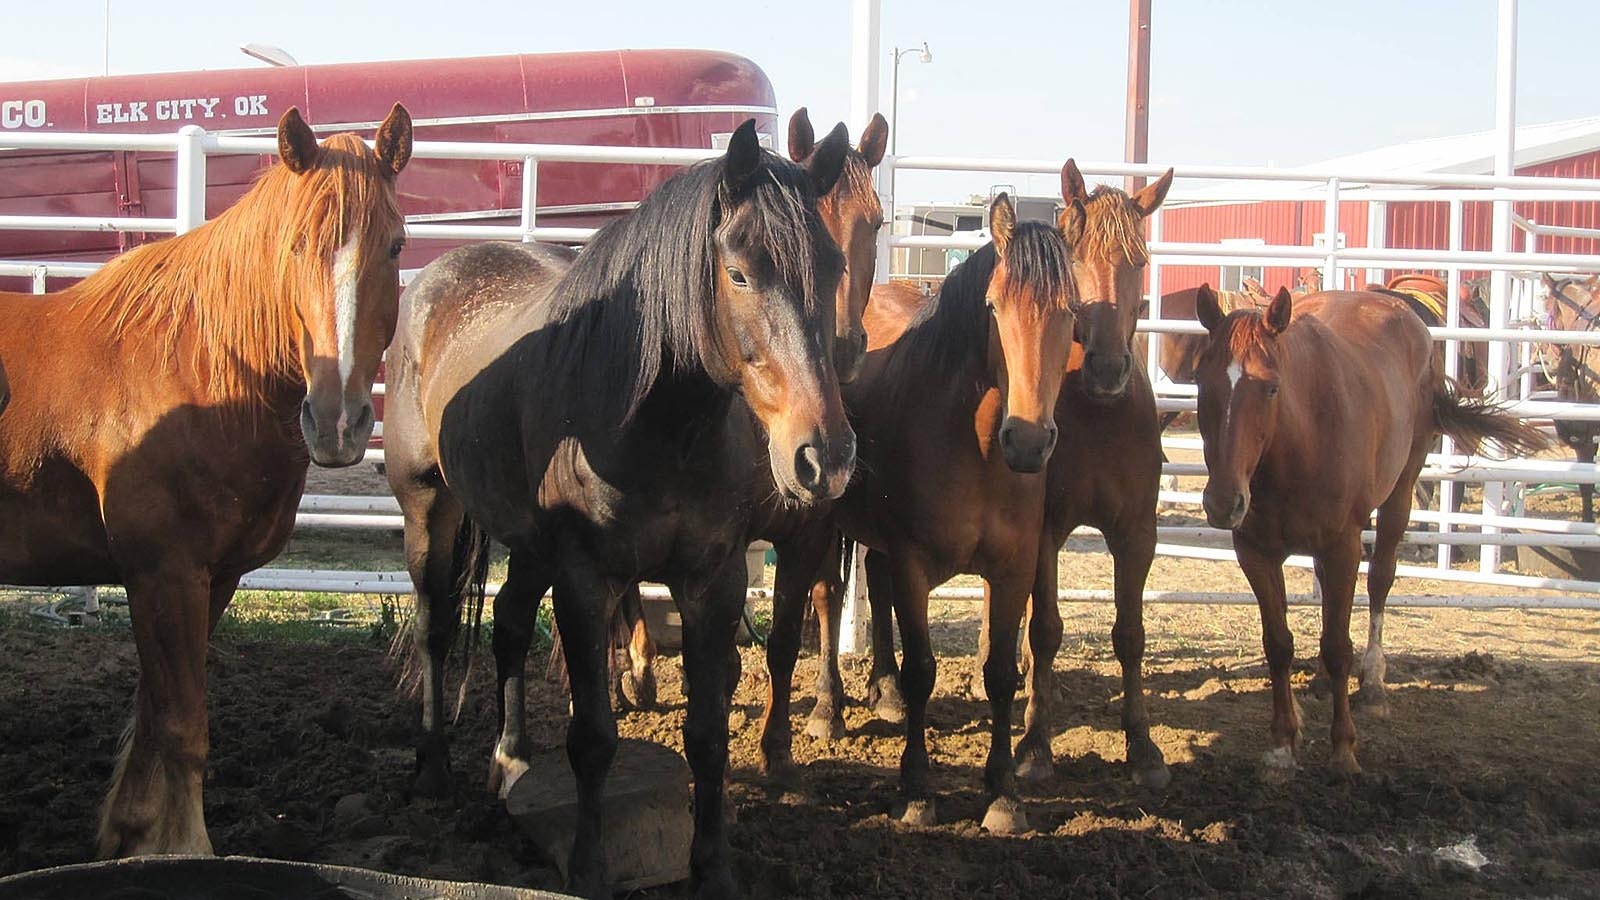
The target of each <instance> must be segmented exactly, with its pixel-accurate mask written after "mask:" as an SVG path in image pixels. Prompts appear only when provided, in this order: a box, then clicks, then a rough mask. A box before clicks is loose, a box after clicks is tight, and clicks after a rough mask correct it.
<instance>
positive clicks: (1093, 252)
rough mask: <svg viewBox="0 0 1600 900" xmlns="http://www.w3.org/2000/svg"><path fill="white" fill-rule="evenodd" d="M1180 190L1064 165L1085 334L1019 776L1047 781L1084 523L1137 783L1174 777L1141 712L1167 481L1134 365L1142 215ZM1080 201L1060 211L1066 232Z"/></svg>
mask: <svg viewBox="0 0 1600 900" xmlns="http://www.w3.org/2000/svg"><path fill="white" fill-rule="evenodd" d="M1171 185H1172V171H1171V170H1170V169H1169V170H1168V171H1167V172H1166V174H1165V175H1163V176H1162V177H1161V178H1159V179H1157V180H1156V181H1154V182H1152V183H1150V184H1149V185H1147V186H1145V187H1144V188H1143V189H1141V190H1140V191H1138V192H1137V193H1135V194H1133V195H1132V196H1129V195H1128V194H1126V193H1124V192H1123V191H1121V190H1119V189H1117V188H1114V187H1110V186H1100V187H1097V188H1096V189H1095V190H1094V192H1093V193H1092V194H1091V193H1089V191H1088V190H1087V186H1086V185H1085V183H1084V179H1083V176H1082V175H1081V174H1080V173H1079V171H1078V167H1077V164H1076V163H1075V162H1073V161H1072V160H1070V159H1069V160H1067V163H1066V165H1065V166H1064V167H1063V168H1062V170H1061V193H1062V196H1063V197H1067V198H1069V199H1072V200H1075V201H1077V203H1078V204H1081V208H1082V209H1083V210H1084V212H1085V216H1086V217H1085V219H1084V222H1083V225H1082V233H1083V237H1082V239H1081V240H1080V241H1078V242H1077V244H1076V245H1075V246H1074V248H1073V256H1072V274H1073V279H1074V281H1075V282H1076V283H1077V286H1078V296H1079V305H1078V337H1079V342H1078V343H1075V344H1074V345H1073V347H1072V354H1071V356H1069V357H1068V359H1067V367H1066V380H1065V382H1064V383H1063V385H1062V389H1061V397H1060V399H1059V400H1058V401H1057V402H1056V413H1055V414H1056V421H1057V422H1059V423H1061V424H1062V426H1063V434H1062V440H1061V444H1060V446H1058V447H1057V448H1056V452H1055V455H1053V456H1052V457H1051V458H1050V468H1049V472H1048V476H1047V478H1046V483H1047V487H1046V500H1045V515H1044V527H1043V529H1042V531H1041V537H1040V542H1039V552H1038V560H1037V562H1038V567H1037V572H1036V575H1035V577H1034V583H1033V591H1032V593H1033V600H1032V604H1031V607H1030V608H1031V615H1030V617H1029V620H1028V632H1027V640H1026V643H1025V645H1024V653H1025V655H1026V657H1027V660H1028V672H1029V677H1030V690H1029V693H1028V710H1027V713H1026V716H1025V719H1024V722H1025V728H1026V730H1025V732H1024V734H1023V737H1022V740H1021V741H1020V742H1019V743H1018V745H1017V757H1018V763H1017V774H1018V775H1019V776H1021V777H1023V778H1029V779H1040V778H1044V777H1047V776H1048V775H1049V774H1050V772H1051V769H1052V762H1051V755H1050V737H1051V733H1050V720H1049V713H1050V709H1049V704H1050V700H1051V698H1053V697H1054V696H1055V681H1054V675H1053V664H1054V661H1055V656H1056V652H1057V651H1058V650H1059V649H1060V647H1061V633H1062V623H1061V611H1060V608H1059V607H1058V605H1057V601H1058V597H1059V582H1058V580H1057V561H1058V554H1059V553H1060V551H1061V547H1062V545H1063V544H1065V543H1066V540H1067V537H1068V536H1069V535H1071V534H1072V532H1073V530H1074V529H1076V528H1077V527H1078V526H1080V525H1092V526H1094V527H1096V528H1098V529H1100V531H1101V533H1102V534H1103V535H1104V536H1105V541H1106V547H1107V549H1108V550H1109V551H1110V552H1111V556H1112V564H1113V567H1114V578H1115V580H1114V589H1113V593H1114V596H1115V600H1116V609H1117V616H1116V622H1115V624H1114V625H1113V626H1112V633H1111V634H1112V644H1113V646H1114V647H1115V650H1116V654H1117V662H1118V663H1119V664H1120V665H1121V668H1122V688H1123V701H1122V726H1123V732H1124V734H1125V737H1126V741H1127V752H1128V765H1129V767H1130V769H1131V770H1132V773H1133V779H1134V781H1136V782H1138V783H1140V784H1147V785H1150V786H1153V787H1165V786H1166V785H1167V783H1168V782H1169V781H1170V780H1171V775H1170V774H1169V773H1168V771H1167V767H1166V762H1165V760H1163V758H1162V755H1161V750H1160V748H1158V747H1157V746H1156V745H1155V742H1153V741H1152V740H1151V739H1150V719H1149V713H1148V712H1147V711H1146V708H1145V697H1144V678H1143V674H1142V671H1141V669H1142V665H1143V660H1144V585H1145V579H1146V578H1147V577H1148V576H1149V574H1150V565H1151V563H1152V561H1153V560H1154V559H1155V550H1156V506H1157V493H1158V490H1159V482H1160V478H1161V460H1162V457H1161V427H1160V423H1159V420H1158V418H1157V416H1156V403H1155V394H1154V392H1153V391H1152V390H1151V387H1150V380H1149V378H1148V376H1147V375H1146V373H1145V370H1144V368H1143V367H1142V366H1137V365H1131V361H1132V359H1133V356H1132V354H1131V352H1130V351H1131V349H1132V344H1133V341H1134V328H1135V326H1136V324H1137V321H1138V318H1139V310H1140V307H1141V305H1142V294H1143V283H1144V267H1145V265H1146V263H1147V262H1148V261H1149V253H1148V251H1147V249H1146V246H1145V239H1144V220H1145V219H1146V218H1148V217H1149V216H1150V214H1151V213H1153V212H1155V210H1156V208H1157V207H1159V206H1160V205H1161V202H1162V200H1164V199H1165V198H1166V194H1167V190H1168V189H1169V188H1170V187H1171ZM1072 214H1073V213H1072V208H1069V210H1068V211H1066V212H1063V213H1062V215H1063V222H1062V225H1063V227H1064V228H1065V227H1067V224H1068V223H1067V222H1066V217H1068V216H1070V215H1072ZM1097 347H1105V348H1108V350H1107V351H1105V352H1115V353H1117V354H1120V355H1121V357H1122V358H1123V359H1125V360H1127V363H1125V365H1124V369H1125V373H1124V374H1123V375H1122V377H1121V378H1120V381H1118V380H1113V379H1111V378H1110V377H1109V374H1108V373H1107V372H1106V371H1105V367H1102V368H1101V369H1100V370H1099V371H1097V370H1096V368H1095V367H1094V365H1093V362H1094V360H1095V358H1096V348H1097Z"/></svg>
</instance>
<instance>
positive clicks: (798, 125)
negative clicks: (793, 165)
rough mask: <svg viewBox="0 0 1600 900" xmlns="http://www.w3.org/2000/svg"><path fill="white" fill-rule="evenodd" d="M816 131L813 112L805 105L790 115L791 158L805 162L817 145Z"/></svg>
mask: <svg viewBox="0 0 1600 900" xmlns="http://www.w3.org/2000/svg"><path fill="white" fill-rule="evenodd" d="M816 137H817V136H816V132H814V131H812V130H811V114H810V113H809V112H807V111H806V108H805V107H804V106H802V107H800V108H799V109H797V110H795V111H794V115H792V116H790V117H789V158H790V159H792V160H794V161H795V162H805V159H806V157H808V156H810V155H811V151H812V150H813V149H815V147H816Z"/></svg>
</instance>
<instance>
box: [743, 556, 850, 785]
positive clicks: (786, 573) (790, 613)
mask: <svg viewBox="0 0 1600 900" xmlns="http://www.w3.org/2000/svg"><path fill="white" fill-rule="evenodd" d="M812 531H814V532H817V533H820V534H821V535H822V536H823V537H824V538H828V537H831V535H832V531H833V530H832V529H831V528H817V529H810V530H809V531H808V532H807V533H806V534H802V535H799V536H797V537H794V538H791V539H789V540H785V541H780V542H779V543H777V544H776V545H775V546H776V549H777V551H778V573H777V576H776V577H775V578H774V584H773V592H772V629H771V631H769V632H768V633H767V674H768V676H769V677H768V679H767V709H766V713H765V715H763V716H762V719H761V770H762V771H763V772H766V773H767V774H769V775H775V774H780V773H782V772H783V771H784V770H786V769H788V768H789V767H790V766H792V765H793V762H794V759H793V755H792V752H791V748H792V735H791V732H790V728H789V701H790V699H791V698H792V696H793V694H794V684H793V681H794V666H795V660H796V659H797V658H798V657H799V655H800V632H801V625H802V624H803V621H804V619H805V608H806V601H807V599H809V594H810V590H811V587H812V583H813V582H814V581H815V580H816V576H817V574H818V571H819V570H820V568H821V566H822V564H823V559H824V557H825V556H826V555H827V553H826V547H825V540H824V539H819V538H818V537H817V535H815V534H812V533H810V532H812ZM825 642H826V641H825ZM825 664H826V661H825ZM827 703H828V700H827V698H825V697H823V696H821V695H819V696H818V697H817V708H818V709H819V710H823V709H825V707H826V705H827ZM836 715H837V713H836ZM815 718H816V714H815V713H814V714H813V719H815ZM838 720H839V730H840V731H841V732H842V731H843V730H844V719H843V716H842V715H838ZM827 724H828V729H827V730H826V731H824V732H823V734H821V735H818V736H819V737H827V736H829V733H831V731H832V719H831V718H830V719H829V720H828V723H827ZM806 730H807V732H808V733H810V732H811V727H810V725H807V729H806Z"/></svg>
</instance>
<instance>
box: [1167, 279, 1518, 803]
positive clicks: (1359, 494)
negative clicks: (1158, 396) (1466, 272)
mask: <svg viewBox="0 0 1600 900" xmlns="http://www.w3.org/2000/svg"><path fill="white" fill-rule="evenodd" d="M1199 316H1200V323H1201V324H1202V325H1204V326H1205V327H1206V329H1207V331H1208V336H1209V339H1210V342H1209V344H1208V345H1207V348H1206V351H1205V353H1204V354H1203V355H1202V356H1201V359H1200V366H1199V369H1198V370H1197V371H1196V373H1195V374H1196V382H1197V384H1198V386H1199V420H1200V435H1201V438H1202V441H1203V443H1204V447H1205V460H1206V466H1207V468H1208V469H1209V471H1210V478H1209V480H1208V481H1207V483H1206V487H1205V492H1204V506H1205V512H1206V520H1207V521H1208V522H1209V523H1210V524H1211V525H1212V527H1215V528H1226V529H1230V530H1232V532H1233V546H1234V551H1235V553H1237V555H1238V558H1239V567H1240V568H1241V569H1243V570H1244V574H1245V577H1246V578H1247V579H1249V581H1250V586H1251V588H1252V589H1253V590H1254V591H1255V595H1256V601H1257V603H1258V605H1259V606H1260V609H1261V625H1262V638H1263V644H1264V646H1265V649H1266V654H1267V664H1268V668H1269V670H1270V672H1271V677H1272V709H1273V715H1272V728H1271V736H1272V746H1271V748H1270V749H1269V750H1268V751H1267V753H1266V755H1265V757H1264V758H1263V762H1264V764H1265V765H1266V766H1267V769H1268V771H1269V773H1278V774H1282V773H1286V772H1288V771H1292V770H1293V769H1294V767H1295V757H1294V750H1295V746H1296V744H1297V742H1298V740H1299V736H1300V715H1299V710H1298V709H1297V707H1296V704H1295V703H1294V698H1293V694H1292V692H1291V687H1290V684H1289V666H1290V664H1291V663H1292V662H1293V660H1294V638H1293V636H1292V635H1291V634H1290V633H1289V626H1288V622H1287V618H1286V612H1287V607H1286V602H1287V601H1286V595H1285V591H1284V582H1283V563H1284V560H1285V559H1286V558H1287V557H1288V556H1289V554H1291V553H1309V554H1311V556H1312V558H1313V560H1314V561H1315V563H1316V574H1317V581H1318V583H1319V584H1320V586H1321V588H1322V646H1321V657H1322V663H1323V665H1324V667H1325V668H1326V670H1327V672H1328V675H1329V679H1330V681H1331V686H1332V690H1333V726H1332V757H1331V760H1330V764H1331V766H1332V767H1333V769H1334V770H1336V771H1340V772H1358V771H1360V766H1359V764H1358V763H1357V762H1356V754H1355V751H1356V727H1355V722H1354V720H1353V719H1352V718H1351V716H1350V697H1349V675H1350V665H1351V647H1350V607H1351V603H1352V602H1353V598H1354V594H1355V586H1356V573H1357V570H1358V568H1359V566H1360V563H1361V532H1362V529H1364V528H1365V527H1366V524H1367V521H1368V518H1369V516H1370V515H1371V513H1372V511H1373V509H1377V511H1378V514H1377V519H1378V521H1377V539H1376V540H1375V541H1374V542H1373V549H1372V561H1371V569H1370V572H1369V575H1368V579H1367V587H1368V593H1369V595H1370V598H1371V624H1370V638H1369V645H1368V652H1367V654H1366V656H1365V657H1364V658H1363V660H1362V667H1361V693H1360V695H1359V697H1360V698H1361V699H1363V700H1366V701H1368V702H1369V703H1370V705H1371V707H1372V708H1373V709H1374V711H1375V712H1376V713H1377V714H1380V715H1381V714H1382V713H1383V711H1384V710H1385V709H1386V702H1385V699H1384V686H1383V675H1384V660H1383V652H1382V634H1383V608H1384V602H1385V600H1386V599H1387V598H1388V595H1389V589H1390V587H1391V586H1392V585H1393V583H1394V573H1395V550H1396V548H1397V547H1398V546H1399V543H1400V539H1401V537H1402V536H1403V534H1404V532H1405V528H1406V522H1407V521H1408V520H1409V518H1410V512H1411V498H1412V490H1413V488H1414V486H1415V484H1416V481H1417V474H1418V473H1419V472H1420V471H1421V470H1422V466H1423V462H1424V460H1425V459H1426V457H1427V454H1428V450H1429V448H1430V447H1432V446H1433V442H1434V440H1435V439H1436V438H1437V437H1438V436H1439V435H1440V434H1441V433H1443V434H1448V435H1450V436H1451V438H1453V439H1455V440H1456V441H1458V442H1459V443H1460V444H1461V446H1462V447H1463V448H1464V449H1468V450H1470V451H1474V452H1475V451H1476V450H1477V449H1479V448H1480V447H1481V446H1482V445H1483V444H1484V442H1485V441H1493V442H1495V443H1497V444H1499V445H1500V446H1502V447H1505V448H1509V449H1516V450H1523V451H1531V450H1536V449H1538V448H1540V447H1542V446H1544V444H1545V440H1544V437H1543V436H1542V435H1541V434H1540V433H1539V432H1538V431H1536V430H1535V429H1533V428H1532V427H1530V426H1528V425H1527V424H1525V423H1523V422H1521V421H1519V420H1517V419H1515V418H1513V417H1511V416H1509V415H1506V414H1504V413H1502V412H1499V411H1498V410H1497V409H1495V408H1494V407H1492V406H1487V405H1484V404H1483V403H1481V402H1480V401H1475V400H1470V399H1463V398H1461V397H1460V396H1459V395H1458V394H1457V391H1456V388H1455V385H1454V383H1453V382H1450V381H1448V380H1447V379H1446V378H1445V376H1444V373H1443V372H1442V371H1441V369H1440V365H1439V358H1438V356H1437V354H1435V353H1434V349H1433V342H1432V341H1431V340H1430V338H1429V335H1428V331H1427V329H1426V328H1425V327H1424V326H1423V325H1422V322H1421V320H1420V319H1418V318H1417V316H1416V315H1414V314H1413V313H1412V312H1411V310H1410V309H1409V308H1408V307H1407V306H1406V304H1404V303H1402V302H1401V301H1400V300H1399V299H1397V298H1394V297H1391V296H1388V295H1385V294H1377V293H1365V292H1346V291H1328V292H1322V293H1317V294H1312V295H1311V296H1309V297H1305V298H1303V299H1301V300H1299V301H1295V300H1292V299H1291V297H1290V295H1289V292H1288V291H1287V290H1281V289H1280V290H1279V292H1278V294H1277V296H1276V297H1274V298H1273V300H1272V303H1271V304H1270V305H1269V306H1268V307H1267V309H1266V311H1265V312H1264V313H1263V312H1261V311H1258V310H1236V311H1234V312H1232V313H1229V314H1226V315H1224V313H1223V312H1222V309H1221V308H1220V307H1219V306H1218V304H1217V302H1216V298H1215V296H1214V295H1213V294H1212V293H1211V291H1210V290H1209V289H1208V288H1206V287H1203V286H1202V287H1201V289H1200V293H1199Z"/></svg>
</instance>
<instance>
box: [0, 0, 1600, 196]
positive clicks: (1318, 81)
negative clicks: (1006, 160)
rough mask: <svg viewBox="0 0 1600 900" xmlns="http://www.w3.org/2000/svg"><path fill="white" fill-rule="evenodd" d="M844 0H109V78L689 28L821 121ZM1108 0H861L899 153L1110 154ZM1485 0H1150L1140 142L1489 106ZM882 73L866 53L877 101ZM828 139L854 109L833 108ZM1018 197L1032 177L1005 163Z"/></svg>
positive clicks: (1584, 102) (1589, 8)
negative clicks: (287, 58)
mask: <svg viewBox="0 0 1600 900" xmlns="http://www.w3.org/2000/svg"><path fill="white" fill-rule="evenodd" d="M4 5H5V7H6V11H5V14H4V16H3V17H0V18H3V21H4V26H3V27H4V33H5V35H6V39H5V42H4V45H3V46H0V80H18V79H29V78H46V77H66V76H73V75H86V74H97V73H99V72H100V71H101V67H102V50H103V46H102V40H103V34H104V32H103V27H104V25H103V23H104V0H44V2H33V0H6V2H5V4H4ZM1520 5H1521V12H1520V20H1519V47H1520V52H1519V63H1520V65H1519V73H1518V76H1519V90H1518V111H1517V118H1518V121H1519V122H1522V123H1533V122H1545V121H1553V120H1556V119H1565V118H1574V117H1578V116H1587V115H1596V114H1600V53H1596V52H1595V51H1594V49H1593V46H1594V44H1595V41H1596V40H1600V2H1596V0H1523V2H1522V3H1521V4H1520ZM850 8H851V4H850V2H849V0H810V2H806V0H788V2H764V0H763V2H757V0H744V2H739V0H694V2H686V0H685V2H677V3H671V2H661V0H627V2H606V0H590V2H585V3H573V2H563V3H550V2H543V0H515V2H513V0H443V2H440V0H430V2H417V0H386V2H382V3H378V2H365V0H356V2H347V0H270V2H264V3H261V2H238V0H210V2H198V0H111V52H110V69H111V72H112V73H113V74H129V73H135V72H149V71H173V70H183V69H196V68H234V67H239V66H248V65H254V64H255V63H254V62H253V61H252V60H250V59H248V58H246V57H245V56H243V55H242V54H241V53H240V52H239V51H238V49H237V48H238V46H239V45H240V44H242V43H245V42H248V41H257V42H262V43H269V44H276V45H278V46H281V47H283V48H284V49H286V50H288V51H289V52H290V53H292V54H293V55H294V56H295V57H296V58H298V59H299V60H300V61H301V62H302V63H332V62H351V61H364V60H382V59H398V58H423V57H439V56H475V55H483V54H492V53H511V52H538V51H551V50H577V49H601V48H617V47H702V48H710V49H722V50H730V51H733V52H736V53H740V54H742V55H745V56H748V57H750V58H751V59H753V60H755V61H756V62H757V63H758V64H759V65H760V66H761V67H762V68H763V69H764V70H765V71H766V72H767V74H768V75H769V76H770V77H771V79H772V82H773V85H774V87H775V88H776V90H777V94H778V104H779V107H780V110H781V114H782V116H783V117H784V119H787V117H788V114H789V112H790V111H791V110H792V109H794V108H795V107H797V106H801V105H806V106H809V107H810V109H811V113H812V119H813V121H814V122H817V123H818V126H819V132H820V131H822V130H825V129H826V128H827V127H828V126H829V124H831V123H832V122H834V121H836V120H838V119H841V118H843V117H845V116H846V115H847V114H848V111H849V110H848V107H849V88H850V85H849V80H850ZM1127 17H1128V4H1127V3H1126V2H1123V0H1031V2H1007V0H989V2H980V3H971V2H966V3H957V2H952V0H884V3H883V42H884V46H885V56H887V53H888V48H890V47H893V46H894V45H895V44H896V43H898V44H900V45H901V46H916V45H919V44H920V42H922V41H927V42H928V43H929V45H930V47H931V48H932V51H933V62H932V63H931V64H926V65H924V64H923V63H921V62H919V61H917V59H916V57H915V55H908V56H907V57H905V59H904V61H903V62H902V64H901V71H900V85H901V87H900V116H899V119H900V121H899V125H900V131H901V138H900V144H899V149H900V152H901V153H918V152H921V153H938V154H941V155H972V156H1011V157H1029V158H1039V157H1044V158H1052V157H1061V156H1066V155H1069V154H1070V155H1073V156H1076V157H1077V158H1078V159H1079V160H1080V161H1081V160H1117V159H1121V158H1122V134H1123V105H1124V94H1125V90H1126V71H1127V70H1126V65H1127V62H1126V60H1127V28H1128V18H1127ZM1494 18H1495V3H1494V0H1337V2H1326V0H1319V2H1303V0H1273V2H1267V0H1256V2H1248V0H1155V2H1154V13H1153V29H1152V35H1153V37H1152V66H1151V114H1150V156H1151V159H1152V160H1153V161H1158V162H1159V161H1183V162H1191V163H1228V164H1241V165H1247V164H1267V163H1274V164H1277V165H1297V164H1302V163H1308V162H1313V161H1315V160H1318V159H1322V158H1325V157H1330V156H1335V155H1339V154H1343V153H1349V152H1354V151H1358V150H1364V149H1368V148H1372V147H1377V146H1381V145H1384V144H1389V143H1393V142H1396V141H1401V140H1407V139H1411V138H1420V137H1432V136H1439V135H1446V134H1455V133H1460V132H1463V131H1475V130H1483V129H1488V128H1491V127H1493V125H1494V37H1495V36H1494V27H1495V22H1494ZM888 83H889V69H888V66H887V65H885V66H884V88H883V95H884V105H885V114H887V112H888V110H887V106H888ZM849 124H850V127H851V132H852V134H856V133H859V130H860V128H861V126H862V124H864V123H860V122H851V123H849ZM1009 180H1011V181H1013V182H1020V184H1019V185H1018V186H1019V187H1020V188H1021V189H1022V191H1023V192H1024V193H1048V192H1051V191H1053V190H1055V188H1056V184H1055V183H1054V179H1051V178H1045V177H1034V178H1032V179H1028V178H1014V179H1009ZM989 181H990V178H989V176H947V175H919V174H917V173H907V174H906V175H904V176H902V180H901V182H900V192H901V196H902V197H905V198H908V199H909V198H912V197H918V198H933V197H938V198H941V199H943V198H950V197H954V196H958V195H961V194H965V193H968V192H978V193H984V192H987V189H988V186H989V185H988V182H989Z"/></svg>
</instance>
